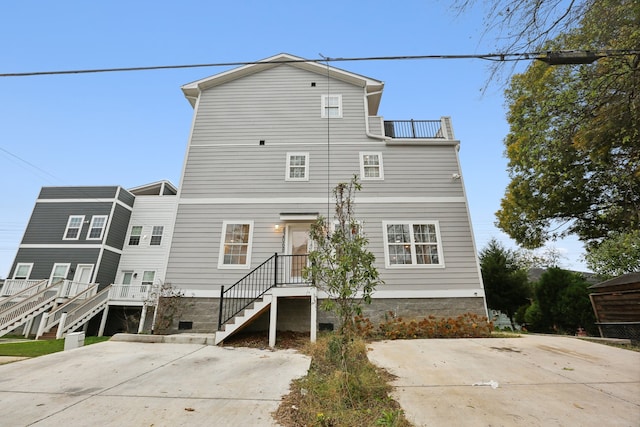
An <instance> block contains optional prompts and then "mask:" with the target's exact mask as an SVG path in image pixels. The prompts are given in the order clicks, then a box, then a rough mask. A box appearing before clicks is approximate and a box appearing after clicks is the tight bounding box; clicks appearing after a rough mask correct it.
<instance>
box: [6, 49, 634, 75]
mask: <svg viewBox="0 0 640 427" xmlns="http://www.w3.org/2000/svg"><path fill="white" fill-rule="evenodd" d="M576 52H577V51H576ZM580 52H585V51H580ZM589 52H595V53H596V54H598V55H602V56H627V55H638V54H640V50H632V49H622V50H620V49H619V50H598V51H589ZM549 53H550V52H525V53H487V54H476V55H404V56H368V57H352V58H318V59H285V60H279V61H277V62H279V63H282V64H292V63H300V62H316V63H326V62H353V61H402V60H421V59H482V60H487V61H502V62H506V61H526V60H531V59H543V58H546V55H548V54H549ZM265 63H267V62H265V61H264V60H262V61H249V62H214V63H210V64H188V65H154V66H149V67H124V68H94V69H81V70H60V71H29V72H23V73H0V77H33V76H51V75H60V74H89V73H114V72H124V71H150V70H170V69H181V68H205V67H237V66H243V65H256V64H265Z"/></svg>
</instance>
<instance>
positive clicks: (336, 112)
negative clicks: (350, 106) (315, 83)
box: [320, 95, 342, 119]
mask: <svg viewBox="0 0 640 427" xmlns="http://www.w3.org/2000/svg"><path fill="white" fill-rule="evenodd" d="M320 115H321V117H322V118H323V119H327V118H329V119H339V118H341V117H342V95H322V111H321V113H320Z"/></svg>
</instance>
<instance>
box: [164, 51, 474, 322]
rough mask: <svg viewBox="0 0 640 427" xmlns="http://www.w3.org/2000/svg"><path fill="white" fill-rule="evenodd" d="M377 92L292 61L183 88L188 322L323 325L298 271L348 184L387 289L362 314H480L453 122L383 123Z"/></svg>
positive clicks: (379, 86)
mask: <svg viewBox="0 0 640 427" xmlns="http://www.w3.org/2000/svg"><path fill="white" fill-rule="evenodd" d="M383 88H384V84H383V82H381V81H379V80H375V79H371V78H368V77H364V76H361V75H357V74H354V73H350V72H348V71H344V70H341V69H337V68H333V67H327V66H325V65H322V64H317V63H314V62H307V61H304V60H303V59H302V58H298V57H295V56H292V55H288V54H281V55H276V56H274V57H271V58H268V59H265V60H263V61H260V62H259V63H257V64H252V65H247V66H244V67H240V68H237V69H234V70H231V71H227V72H224V73H221V74H218V75H215V76H212V77H208V78H205V79H202V80H199V81H196V82H193V83H190V84H187V85H185V86H183V88H182V89H183V92H184V94H185V96H186V97H187V99H188V100H189V102H190V103H191V105H192V106H193V108H194V119H193V123H192V129H191V135H190V138H189V143H188V148H187V154H186V159H185V163H184V169H183V174H182V180H181V183H180V190H179V193H178V195H179V198H178V203H177V211H176V219H175V229H174V235H173V240H172V245H171V249H170V255H169V260H168V265H167V281H169V282H171V283H172V284H174V285H176V286H178V287H180V288H182V289H184V290H185V293H186V294H187V295H191V296H192V297H193V303H194V304H195V308H194V309H193V310H191V311H189V312H187V313H184V314H183V316H182V319H180V320H181V321H183V322H184V324H189V325H192V327H193V330H194V331H198V332H210V331H212V330H215V329H225V330H235V329H237V328H239V327H241V326H242V324H243V323H244V322H247V323H249V322H253V325H252V326H253V327H264V325H266V324H268V323H269V324H271V326H272V328H273V325H274V324H277V328H278V329H281V330H306V331H308V330H310V329H311V330H312V333H313V331H314V330H315V328H316V326H317V325H318V324H319V325H321V326H323V327H331V324H332V323H333V322H334V319H332V318H330V317H329V315H328V314H327V313H323V312H319V313H317V317H316V312H315V302H316V298H320V299H321V298H323V297H324V296H323V295H322V294H318V295H316V293H315V290H314V288H313V287H311V286H310V284H309V283H308V282H307V281H306V280H305V279H304V278H303V277H302V274H301V273H302V269H303V268H304V266H305V265H306V262H307V253H308V252H309V250H310V247H311V245H312V242H310V241H309V237H308V231H309V227H310V224H311V223H312V222H313V221H315V220H316V218H317V217H318V216H319V215H323V216H325V217H326V216H329V217H332V215H333V204H332V201H331V200H330V198H329V194H330V190H331V189H332V188H333V187H334V186H335V185H336V184H337V183H339V182H345V181H348V180H349V179H350V178H351V177H352V176H353V175H354V174H357V175H359V176H360V179H361V181H362V187H363V190H362V191H361V192H360V193H358V195H357V198H356V216H357V217H358V219H359V220H360V221H361V224H362V230H363V231H364V232H365V234H366V236H367V237H368V239H369V242H370V244H369V249H370V251H372V252H373V253H374V254H375V256H376V259H377V263H376V267H377V268H378V270H379V271H380V275H381V277H382V279H383V280H384V281H385V285H384V286H381V287H379V288H378V289H377V291H376V292H375V295H374V301H373V303H372V304H371V306H370V307H368V313H367V314H368V315H369V316H370V317H372V318H374V320H376V319H380V318H382V316H384V314H385V313H386V312H388V311H392V312H394V313H396V314H400V315H403V316H405V317H406V316H416V317H417V316H426V315H429V314H434V315H440V316H449V315H458V314H462V313H468V312H472V313H477V314H481V315H486V306H485V299H484V290H483V286H482V282H481V277H480V271H479V267H478V262H477V258H476V250H475V246H474V242H473V237H472V230H471V223H470V218H469V212H468V207H467V201H466V196H465V192H464V186H463V180H462V179H461V177H462V175H463V174H462V171H461V169H460V164H459V161H458V154H457V153H458V149H459V146H460V142H459V141H458V140H456V139H455V136H454V133H453V128H452V124H451V120H450V119H449V118H448V117H442V118H440V119H435V120H385V119H383V117H382V116H380V115H379V107H380V101H381V97H382V93H383ZM221 300H222V302H221ZM248 303H250V305H249V308H248V309H247V310H244V306H245V305H247V304H248ZM267 313H268V314H267ZM261 314H262V316H260V315H261ZM238 316H241V317H242V318H241V319H236V317H238ZM227 323H228V324H233V326H230V325H229V326H226V325H225V324H227Z"/></svg>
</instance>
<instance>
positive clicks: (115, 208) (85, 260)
mask: <svg viewBox="0 0 640 427" xmlns="http://www.w3.org/2000/svg"><path fill="white" fill-rule="evenodd" d="M133 202H134V196H133V195H132V194H131V193H129V192H128V191H127V190H125V189H123V188H121V187H118V186H105V187H43V188H42V190H41V191H40V195H39V196H38V199H37V200H36V204H35V207H34V208H33V213H32V214H31V219H30V220H29V223H28V225H27V229H26V231H25V233H24V237H23V239H22V242H21V243H20V246H19V248H18V253H17V254H16V257H15V260H14V262H13V265H12V266H11V270H10V271H9V275H8V276H7V277H8V279H27V280H41V279H52V278H59V279H68V280H72V281H75V282H83V283H100V284H101V285H102V286H106V285H109V284H110V283H112V282H113V279H114V278H115V274H116V271H117V267H118V263H119V261H120V254H121V253H122V247H123V244H124V237H125V235H126V233H127V227H128V225H129V217H130V216H131V211H132V209H133Z"/></svg>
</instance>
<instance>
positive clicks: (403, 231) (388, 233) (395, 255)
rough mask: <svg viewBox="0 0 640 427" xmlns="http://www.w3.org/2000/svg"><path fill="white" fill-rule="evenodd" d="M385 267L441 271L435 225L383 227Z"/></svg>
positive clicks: (432, 223)
mask: <svg viewBox="0 0 640 427" xmlns="http://www.w3.org/2000/svg"><path fill="white" fill-rule="evenodd" d="M382 226H383V231H384V240H385V258H386V264H387V267H405V266H410V267H443V266H444V261H443V259H442V247H441V243H440V229H439V225H438V222H437V221H431V222H416V223H403V222H388V221H385V222H383V223H382Z"/></svg>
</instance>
